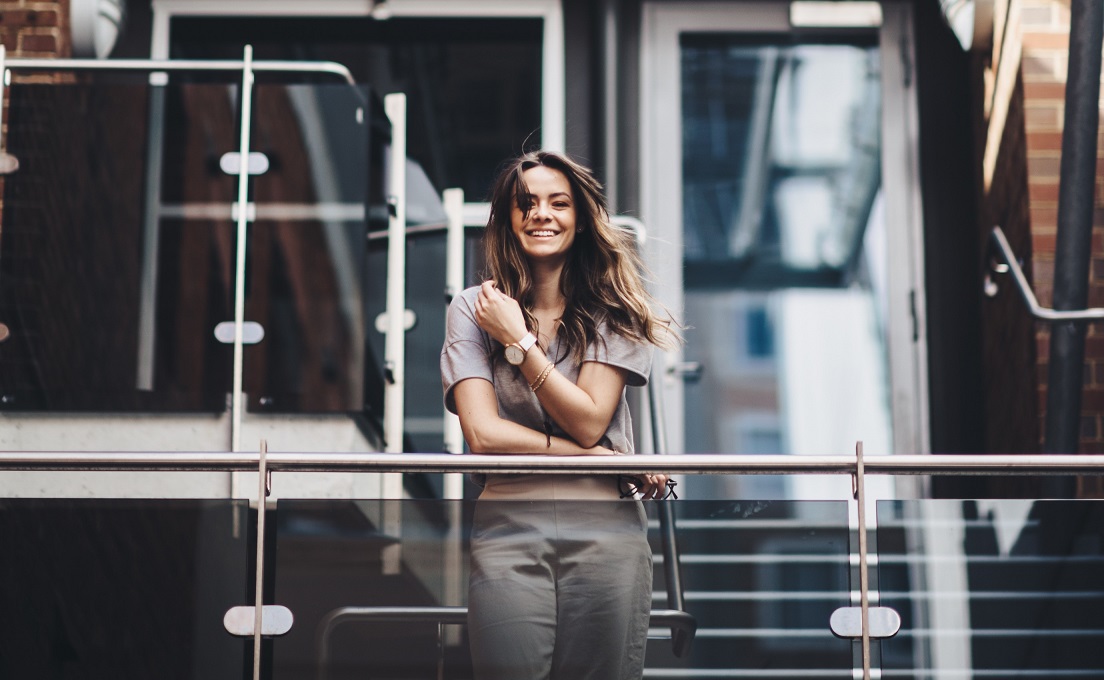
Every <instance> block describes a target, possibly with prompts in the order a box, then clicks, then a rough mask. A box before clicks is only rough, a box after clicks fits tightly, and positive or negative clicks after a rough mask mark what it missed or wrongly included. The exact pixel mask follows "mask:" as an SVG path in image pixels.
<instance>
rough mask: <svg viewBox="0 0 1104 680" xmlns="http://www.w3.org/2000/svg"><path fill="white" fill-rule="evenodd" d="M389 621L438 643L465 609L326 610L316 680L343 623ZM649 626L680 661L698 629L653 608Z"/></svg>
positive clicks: (677, 614) (686, 617)
mask: <svg viewBox="0 0 1104 680" xmlns="http://www.w3.org/2000/svg"><path fill="white" fill-rule="evenodd" d="M355 621H361V622H375V623H382V622H390V623H435V624H437V626H438V644H440V638H441V633H440V627H441V626H444V625H463V624H465V623H467V622H468V608H467V607H463V606H409V607H395V606H382V607H338V608H336V609H332V610H330V611H329V612H328V613H327V614H326V615H325V616H323V617H322V620H321V621H319V622H318V627H317V629H316V630H317V631H318V633H317V639H316V647H317V649H316V653H317V662H318V680H326V676H327V673H328V669H329V665H330V635H331V634H332V633H333V631H334V629H335V628H337V627H338V626H339V625H341V624H343V623H352V622H355ZM650 625H651V626H670V627H671V629H672V630H678V631H679V634H678V635H677V636H675V635H672V637H671V645H672V647H673V651H674V654H675V656H677V657H679V658H682V657H683V656H685V655H686V653H687V652H688V651H689V649H690V641H692V640H693V639H694V634H695V633H696V632H697V630H698V622H697V620H696V619H695V618H694V617H693V616H692V615H690V614H689V613H687V612H684V611H675V610H671V609H653V610H652V612H651V618H650ZM437 669H438V671H437V672H438V678H442V677H443V667H442V665H441V663H440V659H438V666H437Z"/></svg>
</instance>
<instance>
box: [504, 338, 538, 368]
mask: <svg viewBox="0 0 1104 680" xmlns="http://www.w3.org/2000/svg"><path fill="white" fill-rule="evenodd" d="M535 344H537V336H535V335H533V334H532V333H531V332H529V333H526V334H525V335H523V336H521V339H520V340H518V341H517V342H512V343H510V344H508V345H506V347H505V350H504V351H505V354H506V361H508V362H510V363H511V364H513V365H514V366H520V365H521V364H522V362H524V361H525V357H526V355H528V354H529V350H530V349H532V348H533V345H535Z"/></svg>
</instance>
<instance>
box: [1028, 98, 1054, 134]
mask: <svg viewBox="0 0 1104 680" xmlns="http://www.w3.org/2000/svg"><path fill="white" fill-rule="evenodd" d="M1060 109H1061V105H1060V104H1059V103H1058V102H1041V103H1038V104H1035V103H1027V104H1025V105H1024V121H1025V123H1026V125H1027V129H1028V130H1058V129H1061V125H1062V116H1061V114H1060V113H1059V111H1060Z"/></svg>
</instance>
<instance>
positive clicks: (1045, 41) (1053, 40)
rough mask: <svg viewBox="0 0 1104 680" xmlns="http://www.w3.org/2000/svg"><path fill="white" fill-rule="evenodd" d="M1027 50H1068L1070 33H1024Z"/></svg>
mask: <svg viewBox="0 0 1104 680" xmlns="http://www.w3.org/2000/svg"><path fill="white" fill-rule="evenodd" d="M1023 46H1024V49H1025V50H1068V49H1069V34H1068V33H1028V32H1024V34H1023Z"/></svg>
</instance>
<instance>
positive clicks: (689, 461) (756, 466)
mask: <svg viewBox="0 0 1104 680" xmlns="http://www.w3.org/2000/svg"><path fill="white" fill-rule="evenodd" d="M266 461H267V468H268V469H269V470H273V471H275V472H423V473H424V472H484V473H492V474H564V473H569V474H644V473H648V472H664V473H671V474H692V475H732V474H742V475H800V474H808V475H814V474H815V475H850V474H854V472H855V457H854V456H836V455H832V456H793V455H761V456H758V455H736V454H697V453H696V454H676V455H653V456H643V455H639V456H579V457H574V456H530V455H481V454H465V455H462V456H457V455H454V454H450V453H315V452H277V453H269V454H268V455H267V456H266ZM863 461H864V468H865V472H866V474H867V475H983V476H984V475H998V476H1012V475H1038V476H1047V475H1104V455H1100V454H1091V455H1090V454H1084V455H1078V454H1031V455H1027V454H1025V455H1015V454H992V455H986V454H976V455H948V454H931V455H893V456H865V457H864V458H863ZM258 463H259V456H258V454H257V453H256V452H244V451H243V452H239V453H225V452H180V451H169V452H147V451H143V452H108V451H3V452H0V471H13V470H24V471H31V470H39V471H51V470H52V471H86V472H96V471H101V472H104V471H130V472H135V471H149V472H172V471H190V472H197V471H200V472H202V471H207V472H234V471H238V472H241V471H246V472H254V471H256V470H257V468H258Z"/></svg>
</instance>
